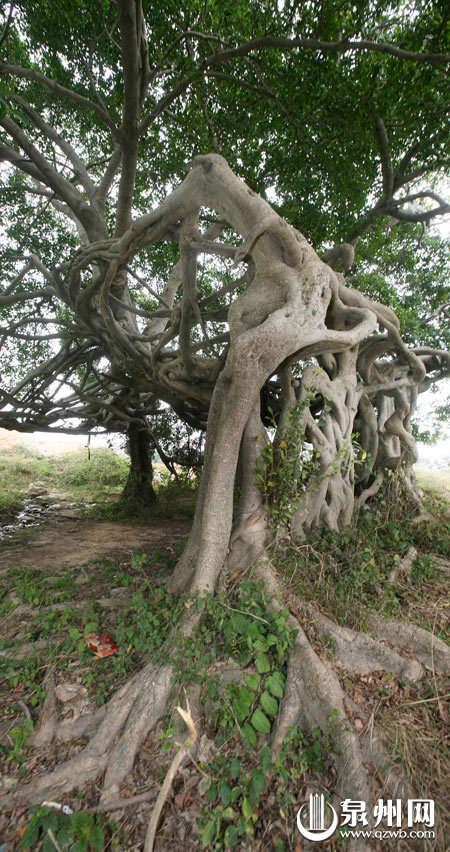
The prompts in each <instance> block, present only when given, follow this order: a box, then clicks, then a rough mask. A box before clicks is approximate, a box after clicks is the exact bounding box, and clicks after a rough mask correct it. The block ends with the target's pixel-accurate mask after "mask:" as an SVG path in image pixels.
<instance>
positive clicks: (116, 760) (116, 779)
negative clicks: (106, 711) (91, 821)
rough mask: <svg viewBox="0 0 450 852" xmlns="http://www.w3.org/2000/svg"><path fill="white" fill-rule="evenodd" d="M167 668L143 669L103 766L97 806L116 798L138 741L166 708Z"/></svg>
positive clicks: (130, 768)
mask: <svg viewBox="0 0 450 852" xmlns="http://www.w3.org/2000/svg"><path fill="white" fill-rule="evenodd" d="M171 673H172V670H171V668H170V667H169V666H163V667H162V668H160V669H159V670H158V669H157V668H156V667H155V666H150V667H147V668H146V669H144V671H143V672H142V675H141V677H140V683H139V693H138V697H137V700H136V701H135V702H134V704H133V707H132V709H131V711H130V714H129V716H128V719H127V725H126V728H125V731H124V733H123V734H122V736H121V737H120V739H119V740H118V742H117V743H116V745H115V746H114V748H113V750H112V752H111V754H110V756H109V759H108V763H107V768H106V773H105V780H104V784H103V792H102V795H101V797H100V802H101V804H107V802H108V801H109V800H110V799H112V798H117V797H118V794H119V790H120V787H121V784H122V781H123V780H124V778H125V776H126V775H128V773H129V772H131V770H132V768H133V763H134V759H135V757H136V753H137V750H138V748H139V746H140V744H141V742H142V741H143V740H144V739H145V737H146V735H147V733H148V731H149V730H150V729H151V728H152V727H153V726H154V725H155V724H156V722H157V721H158V719H159V718H160V717H161V716H162V715H163V713H164V710H165V708H166V704H167V700H168V697H169V692H170V688H171V682H170V678H171Z"/></svg>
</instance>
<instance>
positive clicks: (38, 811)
mask: <svg viewBox="0 0 450 852" xmlns="http://www.w3.org/2000/svg"><path fill="white" fill-rule="evenodd" d="M30 812H31V814H32V816H31V819H30V822H29V823H28V826H27V828H26V830H25V832H24V834H23V836H22V839H21V842H20V849H21V850H24V852H26V850H33V849H36V848H37V844H38V843H42V847H41V846H40V847H39V848H42V850H43V852H54V850H55V844H54V842H53V840H52V838H51V837H50V835H49V831H51V832H52V834H53V836H54V837H55V839H56V842H57V843H58V845H59V847H60V848H61V849H62V850H64V852H65V851H66V850H67V852H103V850H104V848H105V830H104V827H103V824H102V817H101V816H100V814H90V813H86V812H85V811H77V812H76V813H74V814H63V813H62V812H59V811H56V810H54V809H53V808H50V807H47V806H45V805H44V806H43V805H41V806H39V805H35V806H34V807H32V808H30ZM110 825H111V826H112V825H113V823H111V824H110Z"/></svg>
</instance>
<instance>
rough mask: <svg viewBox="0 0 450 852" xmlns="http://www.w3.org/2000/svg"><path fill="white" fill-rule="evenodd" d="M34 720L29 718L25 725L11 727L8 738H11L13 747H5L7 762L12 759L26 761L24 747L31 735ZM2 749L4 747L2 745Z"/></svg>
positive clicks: (20, 761) (18, 761) (19, 761)
mask: <svg viewBox="0 0 450 852" xmlns="http://www.w3.org/2000/svg"><path fill="white" fill-rule="evenodd" d="M33 727H34V726H33V722H32V721H31V720H27V721H26V722H25V724H24V725H15V726H14V727H13V728H10V729H9V731H8V738H9V739H10V741H11V743H12V746H11V749H10V750H9V751H8V749H7V748H6V749H5V752H6V754H5V760H6V761H7V762H9V761H11V760H15V761H17V763H24V762H25V757H24V756H23V754H22V752H23V747H24V746H25V745H26V741H27V739H28V737H29V736H30V734H31V732H32V730H33ZM1 748H2V750H3V749H4V747H1Z"/></svg>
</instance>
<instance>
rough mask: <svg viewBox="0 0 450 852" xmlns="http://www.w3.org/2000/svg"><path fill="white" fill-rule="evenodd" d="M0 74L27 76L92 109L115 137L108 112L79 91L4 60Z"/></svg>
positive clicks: (35, 71)
mask: <svg viewBox="0 0 450 852" xmlns="http://www.w3.org/2000/svg"><path fill="white" fill-rule="evenodd" d="M1 74H11V76H12V77H22V78H28V79H29V80H35V81H36V83H40V84H41V85H43V86H45V87H46V88H47V89H50V90H51V91H52V92H56V94H57V95H60V97H62V98H69V99H70V100H72V101H74V102H75V103H78V104H80V106H83V107H85V108H86V109H90V110H93V111H94V112H95V113H96V114H97V115H98V116H100V118H101V119H102V120H103V121H104V122H105V123H106V124H107V125H108V127H109V129H110V130H111V133H112V135H113V137H114V138H115V139H116V138H117V136H118V131H117V128H116V126H115V124H114V122H113V121H112V119H111V117H110V116H109V114H108V113H105V112H104V110H103V109H102V108H101V107H100V106H99V104H96V103H94V101H91V100H89V98H86V97H85V96H84V95H80V94H79V92H74V91H73V89H67V88H66V86H61V85H60V84H59V83H56V82H55V80H51V79H50V78H49V77H46V76H45V74H41V72H40V71H37V70H36V69H35V68H23V67H21V66H19V65H9V64H8V63H6V62H0V75H1Z"/></svg>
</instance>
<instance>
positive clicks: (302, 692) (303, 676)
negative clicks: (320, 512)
mask: <svg viewBox="0 0 450 852" xmlns="http://www.w3.org/2000/svg"><path fill="white" fill-rule="evenodd" d="M256 571H257V574H258V576H259V577H260V578H261V579H262V580H263V581H264V585H265V588H266V590H267V592H268V593H269V594H271V595H273V596H274V598H275V597H278V598H279V597H280V596H281V595H280V591H281V590H280V588H279V586H278V583H277V580H276V578H275V575H274V573H273V571H272V570H271V568H270V567H269V564H268V563H267V562H265V563H259V564H258V566H257V568H256ZM270 606H271V607H273V608H274V609H281V605H280V604H278V603H277V601H276V600H275V599H274V600H273V601H272V602H271V604H270ZM289 623H290V625H291V627H292V628H293V629H294V630H296V631H298V632H297V636H296V639H295V647H294V649H293V650H292V651H291V653H290V656H289V663H288V672H287V682H286V690H285V696H284V700H283V703H282V708H281V714H280V717H279V719H278V724H277V726H276V729H275V732H274V736H273V740H272V757H273V759H275V758H276V757H277V755H278V754H279V751H280V749H281V745H282V743H283V740H284V738H285V736H286V734H287V731H288V728H289V727H290V726H291V725H295V724H299V726H300V727H302V728H306V727H310V726H311V725H317V726H318V727H320V728H321V730H323V731H329V730H330V726H331V727H332V736H333V739H334V744H335V748H336V761H337V768H338V776H339V777H338V781H337V790H338V792H339V793H342V795H345V796H346V797H348V796H350V797H351V798H353V799H358V800H361V801H366V802H368V801H370V792H371V781H370V777H369V774H368V772H367V770H366V768H365V766H364V758H363V755H362V752H361V748H360V744H359V738H358V735H357V733H356V732H355V731H354V730H352V726H351V723H350V721H349V719H348V716H347V714H346V711H345V705H344V698H345V696H344V693H343V691H342V688H341V685H340V683H339V680H338V678H337V676H336V675H335V673H334V672H333V670H332V669H331V667H330V666H328V665H326V663H324V662H323V661H322V660H321V659H320V658H319V657H318V656H317V654H316V653H315V651H314V649H313V648H312V647H311V645H310V643H309V641H308V638H307V637H306V634H305V633H304V632H303V630H302V629H301V627H300V625H299V623H298V622H297V620H296V619H295V618H294V617H293V616H290V618H289ZM355 848H356V847H355Z"/></svg>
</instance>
